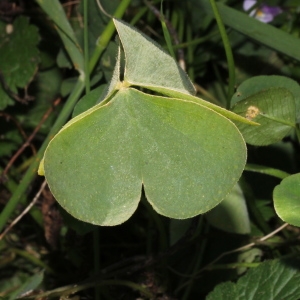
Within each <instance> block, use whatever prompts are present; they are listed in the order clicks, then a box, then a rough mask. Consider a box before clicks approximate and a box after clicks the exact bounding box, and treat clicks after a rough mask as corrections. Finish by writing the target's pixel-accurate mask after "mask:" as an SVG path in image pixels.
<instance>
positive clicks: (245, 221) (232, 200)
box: [205, 184, 250, 234]
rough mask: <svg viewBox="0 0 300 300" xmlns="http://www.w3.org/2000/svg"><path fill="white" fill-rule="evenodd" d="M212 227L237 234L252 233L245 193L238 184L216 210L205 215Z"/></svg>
mask: <svg viewBox="0 0 300 300" xmlns="http://www.w3.org/2000/svg"><path fill="white" fill-rule="evenodd" d="M205 217H206V219H207V220H208V222H209V223H210V225H212V226H215V227H216V228H218V229H221V230H224V231H227V232H230V233H237V234H247V233H250V220H249V215H248V210H247V206H246V201H245V197H244V195H243V191H242V190H241V188H240V187H239V185H238V184H236V185H235V187H234V188H233V190H232V191H231V192H230V194H229V195H228V196H227V197H226V198H225V199H224V200H223V201H222V202H221V203H220V204H219V205H218V206H216V207H215V208H213V209H212V210H211V211H209V212H208V213H206V214H205Z"/></svg>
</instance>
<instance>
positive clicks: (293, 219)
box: [273, 173, 300, 226]
mask: <svg viewBox="0 0 300 300" xmlns="http://www.w3.org/2000/svg"><path fill="white" fill-rule="evenodd" d="M273 199H274V206H275V211H276V213H277V214H278V216H279V217H280V218H281V219H282V220H283V221H285V222H287V223H289V224H292V225H294V226H300V173H297V174H294V175H291V176H289V177H286V178H285V179H283V180H282V181H281V183H280V184H279V185H277V186H276V187H275V189H274V191H273Z"/></svg>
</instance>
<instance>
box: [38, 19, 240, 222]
mask: <svg viewBox="0 0 300 300" xmlns="http://www.w3.org/2000/svg"><path fill="white" fill-rule="evenodd" d="M115 23H116V26H117V29H118V30H119V35H120V38H121V41H122V45H123V46H124V40H126V39H129V40H130V41H131V43H133V44H137V45H138V46H139V47H140V48H141V49H142V50H140V51H141V52H140V53H139V60H134V58H133V56H132V55H133V53H129V54H128V52H131V51H135V50H136V49H135V48H130V49H127V47H126V46H125V47H124V51H125V57H126V59H128V57H131V58H129V62H128V61H127V60H126V62H125V75H124V81H122V82H121V81H120V52H119V53H118V59H117V64H116V67H115V70H114V73H113V78H112V81H111V83H110V85H109V87H108V90H107V92H106V96H104V98H103V101H102V102H101V103H99V104H97V105H95V106H93V107H92V108H90V109H88V110H87V111H85V112H83V113H81V114H80V115H78V116H76V117H75V118H73V119H72V120H71V121H69V122H68V123H67V124H66V125H65V126H64V127H63V129H62V130H61V131H60V132H59V133H58V134H57V135H56V136H55V137H54V138H53V139H52V141H51V142H50V144H49V146H48V148H47V149H46V151H45V155H44V159H43V162H42V163H41V165H40V169H39V173H40V174H44V175H45V177H46V180H47V182H48V184H49V187H50V189H51V191H52V193H53V194H54V196H55V197H56V199H57V201H58V202H59V203H60V204H61V205H62V207H64V208H65V209H66V210H67V211H68V212H69V213H70V214H72V215H73V216H74V217H76V218H78V219H80V220H83V221H85V222H90V223H93V224H98V225H116V224H120V223H122V222H124V221H126V220H127V219H128V218H129V217H130V216H131V215H132V214H133V213H134V211H135V210H136V208H137V206H138V203H139V201H140V197H141V192H142V188H144V191H145V195H146V198H147V200H148V201H149V202H150V204H151V205H152V206H153V208H154V209H155V210H156V211H157V212H158V213H160V214H162V215H164V216H167V217H171V218H178V219H185V218H189V217H193V216H195V215H197V214H201V213H204V212H207V211H208V210H210V209H211V208H213V207H214V206H216V205H217V204H218V203H220V202H221V201H222V199H223V198H224V197H226V195H227V194H228V193H229V192H230V191H231V189H232V188H233V186H234V185H235V183H236V182H237V180H238V179H239V177H240V175H241V172H242V170H243V168H244V166H245V160H246V147H245V142H244V140H243V137H242V135H241V134H240V132H239V130H238V129H237V128H236V126H235V125H234V124H233V123H232V122H231V121H229V120H228V119H227V118H225V117H224V116H222V115H220V114H219V113H217V112H215V111H214V110H212V109H210V108H208V107H206V106H205V105H202V104H201V102H200V103H198V101H196V100H195V98H196V97H194V96H193V95H191V94H190V92H192V90H193V89H192V84H191V82H190V81H189V79H188V77H187V75H186V74H185V73H184V72H183V71H182V70H181V69H180V68H179V67H178V66H177V64H176V62H175V61H173V60H172V58H170V57H169V56H168V55H167V54H166V53H165V52H162V50H160V49H159V48H157V47H156V46H155V45H154V44H153V43H152V42H150V41H149V40H148V39H147V38H145V37H144V36H143V35H141V34H140V33H138V32H137V31H136V30H135V29H132V28H131V27H130V26H128V25H126V24H125V23H123V22H121V21H115ZM120 28H121V29H120ZM130 32H131V34H132V35H133V36H135V39H132V38H131V34H130ZM124 36H125V38H124ZM125 44H126V42H125ZM139 47H138V48H139ZM144 48H147V49H148V51H146V50H145V49H144ZM149 49H150V52H151V55H153V56H155V58H156V66H157V68H158V66H159V67H160V69H155V70H154V69H153V68H151V67H150V69H149V66H151V64H152V63H153V58H152V57H151V56H150V52H149ZM141 53H142V54H143V55H141ZM144 55H145V56H144ZM143 60H145V61H143ZM133 62H134V63H133ZM134 64H136V65H134ZM139 64H141V65H142V66H143V68H140V66H139ZM135 68H136V69H135ZM168 68H170V69H171V71H170V70H168ZM165 69H166V70H165ZM154 71H155V74H156V75H155V76H152V77H151V74H152V73H153V72H154ZM167 77H169V78H167ZM134 78H136V80H135V79H134ZM137 78H141V79H140V82H138V79H137ZM155 78H156V80H157V81H155ZM170 78H172V80H170ZM133 84H134V85H140V86H142V87H148V88H151V89H153V90H155V91H158V92H159V91H160V92H163V93H164V94H168V93H169V92H168V91H170V94H172V93H175V94H176V93H178V94H179V96H180V98H181V96H182V97H183V95H185V96H187V98H188V99H184V98H183V99H182V98H181V99H178V98H177V97H172V98H167V97H162V96H153V95H149V94H145V93H142V92H140V91H138V90H136V89H133V88H132V87H130V86H131V85H133ZM91 96H93V97H94V98H95V97H96V98H97V96H95V94H91V93H90V94H88V95H87V96H86V97H85V100H84V101H88V102H90V101H89V97H91ZM99 97H100V95H99ZM189 97H192V98H191V100H190V99H189ZM196 99H197V98H196ZM202 101H204V100H202ZM91 102H92V101H91ZM224 111H225V110H224ZM230 116H233V118H234V117H235V116H236V115H235V114H233V113H231V112H230ZM238 118H240V120H243V118H242V117H240V116H238Z"/></svg>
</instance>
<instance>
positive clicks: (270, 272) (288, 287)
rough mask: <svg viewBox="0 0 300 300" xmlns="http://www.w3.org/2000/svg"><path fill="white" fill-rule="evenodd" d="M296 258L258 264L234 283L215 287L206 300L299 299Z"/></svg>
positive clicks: (299, 274)
mask: <svg viewBox="0 0 300 300" xmlns="http://www.w3.org/2000/svg"><path fill="white" fill-rule="evenodd" d="M299 268H300V261H299V259H285V260H277V259H276V260H272V261H267V262H264V263H261V264H260V265H259V266H258V267H257V268H255V269H251V270H249V271H248V272H247V274H246V275H244V276H243V277H241V278H240V279H239V280H238V281H237V283H233V282H225V283H221V284H219V285H218V286H217V287H216V288H215V289H214V290H213V291H212V292H211V293H210V294H209V295H208V296H207V297H206V300H240V299H247V300H270V299H272V300H283V299H284V300H296V299H299V298H300V272H299Z"/></svg>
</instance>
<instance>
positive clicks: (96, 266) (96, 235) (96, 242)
mask: <svg viewBox="0 0 300 300" xmlns="http://www.w3.org/2000/svg"><path fill="white" fill-rule="evenodd" d="M99 230H100V228H96V229H95V230H94V232H93V245H94V274H95V277H96V276H97V275H98V273H99V270H100V267H101V265H100V232H99ZM99 299H100V288H99V287H98V286H95V300H99Z"/></svg>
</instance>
